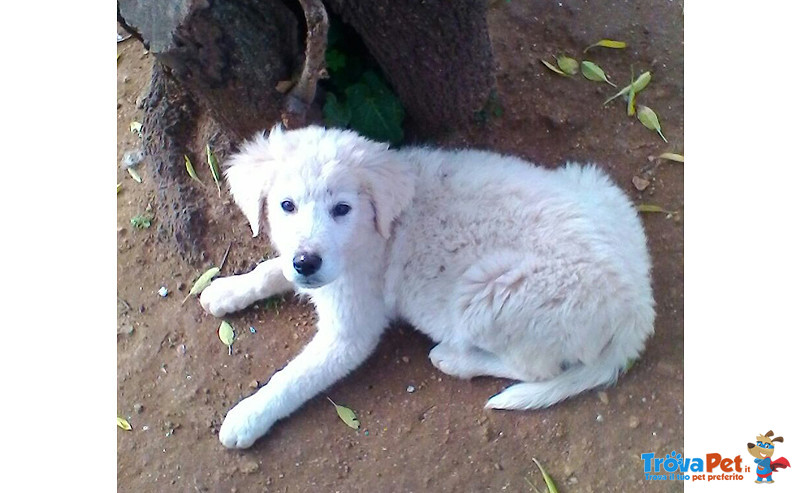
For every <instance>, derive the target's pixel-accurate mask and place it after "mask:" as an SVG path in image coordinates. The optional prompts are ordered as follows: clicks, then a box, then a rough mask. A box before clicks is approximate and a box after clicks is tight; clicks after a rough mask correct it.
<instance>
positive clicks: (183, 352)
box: [175, 344, 186, 356]
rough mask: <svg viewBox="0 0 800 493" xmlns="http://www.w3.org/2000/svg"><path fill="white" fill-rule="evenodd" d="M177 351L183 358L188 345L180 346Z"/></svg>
mask: <svg viewBox="0 0 800 493" xmlns="http://www.w3.org/2000/svg"><path fill="white" fill-rule="evenodd" d="M175 351H177V352H178V354H179V355H180V356H183V355H184V354H186V344H181V345H179V346H178V347H176V348H175Z"/></svg>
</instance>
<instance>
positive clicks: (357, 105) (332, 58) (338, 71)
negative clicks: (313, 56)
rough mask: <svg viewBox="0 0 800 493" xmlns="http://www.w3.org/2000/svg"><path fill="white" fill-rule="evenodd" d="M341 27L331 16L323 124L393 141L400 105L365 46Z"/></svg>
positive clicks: (399, 129) (398, 131) (398, 132)
mask: <svg viewBox="0 0 800 493" xmlns="http://www.w3.org/2000/svg"><path fill="white" fill-rule="evenodd" d="M344 30H345V29H344V27H343V26H342V24H341V22H338V21H333V20H332V22H331V26H330V29H329V32H328V49H327V51H326V52H325V61H326V64H327V66H328V75H329V79H328V81H327V82H326V83H325V86H326V89H327V90H328V94H327V96H326V98H325V104H324V106H323V108H322V115H323V118H324V120H325V124H326V125H328V126H331V127H340V128H350V129H353V130H355V131H357V132H358V133H360V134H361V135H363V136H365V137H368V138H370V139H373V140H377V141H381V142H389V143H391V144H395V145H396V144H398V143H399V142H400V141H402V140H403V119H404V118H405V111H404V110H403V106H402V105H401V104H400V100H399V99H398V98H397V96H396V95H395V94H394V93H393V92H392V90H391V89H390V88H389V86H388V85H387V83H386V81H385V79H384V78H383V76H382V75H381V74H380V73H379V71H378V69H377V66H375V64H374V62H371V61H370V60H369V59H368V54H367V53H366V49H365V48H363V46H359V45H358V44H357V42H355V41H353V39H352V37H351V38H348V37H347V36H346V35H345V33H344Z"/></svg>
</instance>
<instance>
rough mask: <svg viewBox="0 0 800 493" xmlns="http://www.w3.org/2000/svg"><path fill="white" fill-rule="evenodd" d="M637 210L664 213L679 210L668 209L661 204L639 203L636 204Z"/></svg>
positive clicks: (672, 212)
mask: <svg viewBox="0 0 800 493" xmlns="http://www.w3.org/2000/svg"><path fill="white" fill-rule="evenodd" d="M636 210H637V211H639V212H663V213H664V214H677V211H668V210H666V209H664V208H663V207H661V206H660V205H654V204H639V205H637V206H636Z"/></svg>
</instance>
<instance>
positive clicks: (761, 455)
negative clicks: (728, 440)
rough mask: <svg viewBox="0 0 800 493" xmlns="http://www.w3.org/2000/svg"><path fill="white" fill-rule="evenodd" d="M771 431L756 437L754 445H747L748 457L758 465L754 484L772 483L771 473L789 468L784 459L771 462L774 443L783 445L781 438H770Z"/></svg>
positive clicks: (789, 465) (787, 462)
mask: <svg viewBox="0 0 800 493" xmlns="http://www.w3.org/2000/svg"><path fill="white" fill-rule="evenodd" d="M773 434H774V433H772V430H769V431H768V432H767V433H766V434H764V435H758V436H756V443H755V444H752V443H748V444H747V451H748V452H750V455H752V456H753V457H755V458H756V460H755V463H756V464H758V469H756V475H757V476H758V479H757V480H756V483H759V484H761V483H774V482H775V481H773V480H772V473H773V472H777V471H778V470H779V469H781V468H784V467H791V464H789V461H788V460H786V458H785V457H781V458H780V459H778V460H772V454H774V453H775V442H781V443H783V437H775V438H772V435H773Z"/></svg>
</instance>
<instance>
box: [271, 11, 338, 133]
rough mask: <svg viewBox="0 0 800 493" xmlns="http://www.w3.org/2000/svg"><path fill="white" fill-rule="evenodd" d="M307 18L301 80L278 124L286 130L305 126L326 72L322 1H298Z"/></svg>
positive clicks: (290, 93)
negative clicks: (281, 124) (318, 82)
mask: <svg viewBox="0 0 800 493" xmlns="http://www.w3.org/2000/svg"><path fill="white" fill-rule="evenodd" d="M298 1H299V2H300V6H301V7H303V13H304V14H305V17H306V28H307V35H306V57H305V61H304V62H303V72H302V74H301V75H300V80H298V81H297V84H296V85H295V86H294V88H293V89H292V90H291V92H289V94H288V96H287V97H286V103H285V104H284V107H283V113H282V114H281V120H282V121H283V125H284V126H285V127H286V128H287V129H293V128H299V127H302V126H305V123H306V112H307V111H308V107H309V106H310V105H311V102H312V101H313V100H314V95H315V94H316V92H317V81H318V80H319V78H320V76H321V75H322V74H323V73H324V72H325V49H326V48H327V46H328V14H327V12H326V11H325V6H324V5H322V0H298Z"/></svg>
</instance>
